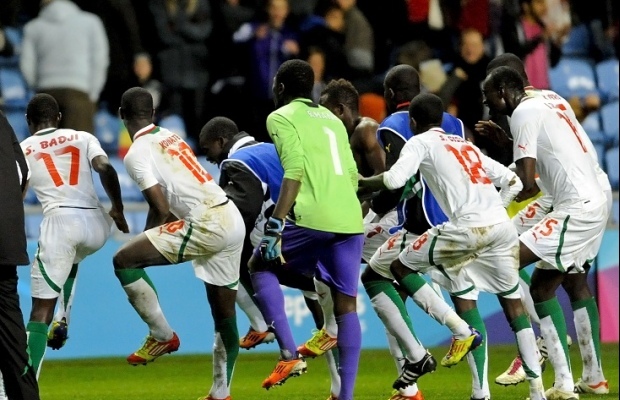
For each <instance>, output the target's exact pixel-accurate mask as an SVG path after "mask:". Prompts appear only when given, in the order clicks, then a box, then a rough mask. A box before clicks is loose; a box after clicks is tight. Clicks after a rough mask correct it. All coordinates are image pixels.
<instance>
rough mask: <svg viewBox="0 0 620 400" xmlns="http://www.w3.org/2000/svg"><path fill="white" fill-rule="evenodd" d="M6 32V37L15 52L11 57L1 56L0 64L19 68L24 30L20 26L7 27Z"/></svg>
mask: <svg viewBox="0 0 620 400" xmlns="http://www.w3.org/2000/svg"><path fill="white" fill-rule="evenodd" d="M4 34H5V35H6V39H7V40H8V41H9V42H10V43H11V44H12V45H13V52H14V54H13V56H11V57H0V66H3V67H12V68H17V67H19V54H20V52H21V47H22V38H23V35H22V30H21V29H19V28H13V27H5V28H4Z"/></svg>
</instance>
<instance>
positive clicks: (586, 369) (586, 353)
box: [573, 307, 605, 383]
mask: <svg viewBox="0 0 620 400" xmlns="http://www.w3.org/2000/svg"><path fill="white" fill-rule="evenodd" d="M573 315H574V321H575V329H576V331H577V338H578V339H579V340H577V341H578V342H579V351H580V352H581V359H582V360H583V372H582V373H581V379H582V380H583V381H584V382H586V383H599V382H602V381H604V380H605V375H603V368H602V367H601V364H600V360H599V355H597V354H596V349H595V348H594V341H593V340H592V326H591V324H590V316H589V315H588V310H587V309H586V308H585V307H583V308H578V309H576V310H573Z"/></svg>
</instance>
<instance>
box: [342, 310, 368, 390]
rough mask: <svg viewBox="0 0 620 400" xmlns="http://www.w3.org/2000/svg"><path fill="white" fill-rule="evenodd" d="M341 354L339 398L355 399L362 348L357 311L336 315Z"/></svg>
mask: <svg viewBox="0 0 620 400" xmlns="http://www.w3.org/2000/svg"><path fill="white" fill-rule="evenodd" d="M336 323H337V324H338V353H339V354H340V366H339V368H338V370H339V373H340V385H341V387H340V394H339V395H338V400H353V388H354V386H355V378H356V376H357V368H358V365H359V359H360V350H361V348H362V328H361V327H360V320H359V318H358V316H357V313H356V312H351V313H347V314H344V315H339V316H337V317H336Z"/></svg>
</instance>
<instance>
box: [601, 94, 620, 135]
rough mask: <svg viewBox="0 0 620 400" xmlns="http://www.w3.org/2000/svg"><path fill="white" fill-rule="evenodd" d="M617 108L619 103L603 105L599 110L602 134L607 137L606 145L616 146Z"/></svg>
mask: <svg viewBox="0 0 620 400" xmlns="http://www.w3.org/2000/svg"><path fill="white" fill-rule="evenodd" d="M618 107H619V103H618V102H617V101H614V102H613V103H608V104H605V105H604V106H603V107H602V108H601V122H602V128H603V132H605V136H606V137H607V143H611V144H614V145H616V146H617V145H618Z"/></svg>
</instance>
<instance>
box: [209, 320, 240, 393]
mask: <svg viewBox="0 0 620 400" xmlns="http://www.w3.org/2000/svg"><path fill="white" fill-rule="evenodd" d="M215 332H216V335H217V334H219V336H220V338H221V339H222V343H223V344H224V349H225V351H226V383H227V385H228V386H230V381H231V380H232V376H233V372H234V369H235V362H236V361H237V355H238V354H239V331H238V330H237V318H236V317H230V318H225V319H223V320H221V321H216V322H215ZM213 361H214V363H215V362H216V360H215V359H214V360H213ZM221 361H223V360H221Z"/></svg>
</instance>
